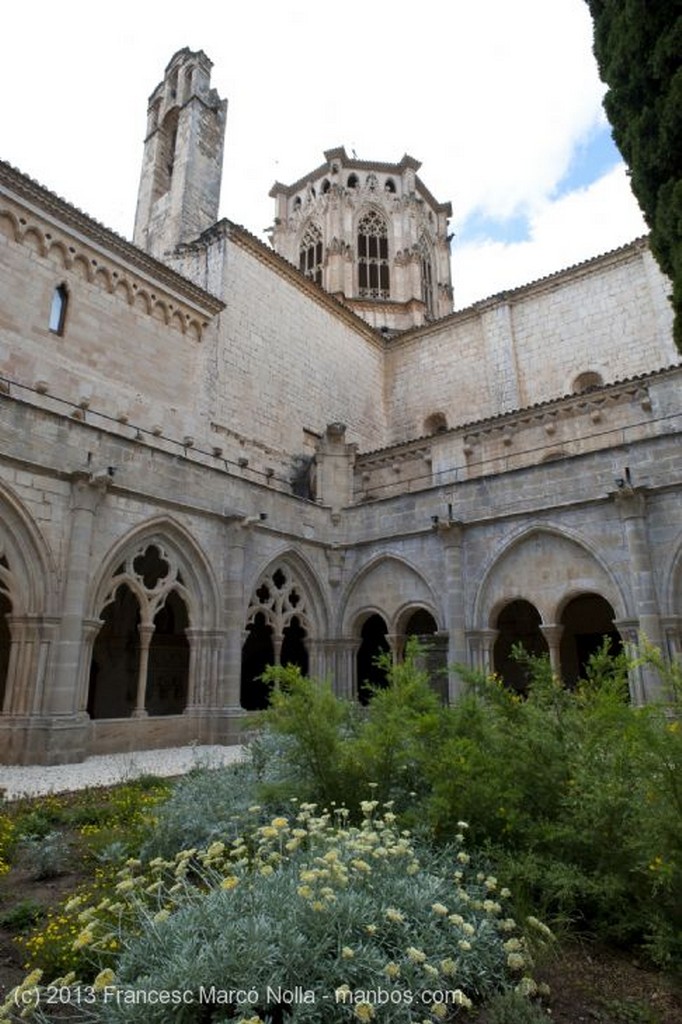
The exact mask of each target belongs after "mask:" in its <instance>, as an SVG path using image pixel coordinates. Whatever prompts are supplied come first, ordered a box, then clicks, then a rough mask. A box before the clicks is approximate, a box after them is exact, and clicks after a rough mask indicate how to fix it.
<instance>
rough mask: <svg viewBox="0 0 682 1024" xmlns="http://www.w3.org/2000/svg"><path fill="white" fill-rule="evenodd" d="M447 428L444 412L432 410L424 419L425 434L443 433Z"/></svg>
mask: <svg viewBox="0 0 682 1024" xmlns="http://www.w3.org/2000/svg"><path fill="white" fill-rule="evenodd" d="M447 429H448V420H447V416H446V415H445V413H444V412H432V413H431V415H430V416H427V417H426V419H425V420H424V433H425V434H444V433H445V431H446V430H447Z"/></svg>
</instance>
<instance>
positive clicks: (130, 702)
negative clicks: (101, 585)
mask: <svg viewBox="0 0 682 1024" xmlns="http://www.w3.org/2000/svg"><path fill="white" fill-rule="evenodd" d="M101 618H102V620H103V624H102V627H101V629H100V631H99V633H98V634H97V637H96V639H95V643H94V647H93V651H92V661H91V662H90V687H89V692H88V705H87V710H88V714H89V715H90V717H91V718H128V717H129V716H130V715H131V714H132V712H133V710H134V708H135V701H136V697H137V678H138V674H139V664H140V632H139V625H140V606H139V604H138V600H137V597H136V596H135V594H134V593H133V592H132V590H131V589H130V587H128V586H127V585H126V584H125V583H124V584H122V585H121V586H119V587H118V588H117V590H116V596H115V597H114V599H113V601H111V602H110V604H108V605H107V606H106V608H105V609H104V611H103V612H102V615H101Z"/></svg>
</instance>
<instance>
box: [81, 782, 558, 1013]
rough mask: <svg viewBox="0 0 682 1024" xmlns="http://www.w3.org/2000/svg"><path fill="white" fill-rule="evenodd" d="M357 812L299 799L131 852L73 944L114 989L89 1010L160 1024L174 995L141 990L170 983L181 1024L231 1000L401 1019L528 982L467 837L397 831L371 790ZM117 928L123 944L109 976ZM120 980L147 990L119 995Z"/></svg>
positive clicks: (513, 929) (501, 895)
mask: <svg viewBox="0 0 682 1024" xmlns="http://www.w3.org/2000/svg"><path fill="white" fill-rule="evenodd" d="M362 812H363V814H364V818H363V821H362V824H361V825H360V826H359V827H354V826H351V825H348V824H346V823H345V822H346V821H347V818H348V814H347V812H345V811H344V810H342V809H339V810H338V811H337V812H336V813H335V815H334V816H332V815H331V814H329V813H328V812H323V813H322V814H318V813H316V808H315V807H314V805H310V804H298V802H296V804H295V805H294V812H293V813H292V814H291V815H290V816H286V817H285V816H277V817H275V818H272V819H271V820H270V822H269V823H268V824H266V825H262V824H258V823H257V820H256V821H254V823H253V825H252V826H251V828H249V829H246V830H245V831H244V832H243V833H242V834H241V835H240V836H238V837H236V838H235V840H233V841H232V842H231V843H228V844H226V843H224V842H222V841H218V840H216V841H214V842H213V843H211V845H210V846H209V847H208V848H206V849H203V850H196V849H191V850H183V851H180V852H179V853H177V854H176V855H175V857H174V858H173V859H172V860H163V859H162V858H155V859H154V860H153V861H151V862H150V863H149V864H148V865H144V864H142V863H141V862H140V861H130V862H129V863H128V865H127V867H126V868H125V869H123V870H122V871H121V872H119V876H118V877H119V882H118V884H117V886H116V893H117V895H116V901H115V902H112V901H100V903H99V904H97V905H96V906H93V905H83V904H81V911H80V915H79V920H80V924H81V932H80V933H79V934H78V935H77V936H76V938H75V940H74V942H73V951H74V954H76V955H78V954H80V953H81V951H82V950H83V949H87V950H88V951H89V955H90V958H91V964H92V967H91V974H90V976H92V975H93V974H94V972H96V971H99V974H98V975H97V977H96V978H95V982H94V985H95V987H96V988H97V987H101V986H102V985H103V984H104V983H105V981H106V983H108V984H109V985H110V986H112V988H111V990H110V991H111V992H113V991H115V990H116V989H119V990H120V991H121V993H122V994H123V995H122V998H121V999H120V1000H117V999H116V998H109V999H108V1000H107V1001H106V1002H104V1001H103V1002H102V1003H101V1004H99V1005H98V1007H97V1012H96V1016H95V1019H97V1020H101V1021H107V1022H115V1021H128V1022H134V1021H140V1022H142V1021H144V1024H153V1022H155V1021H158V1022H160V1024H161V1022H163V1024H165V1022H166V1021H167V1020H168V1019H169V1010H168V1006H167V1005H159V1004H158V1003H152V1001H151V1000H150V1001H149V1002H148V1001H147V1000H146V999H145V998H144V993H146V992H153V993H156V992H160V991H165V992H180V993H183V992H185V993H188V994H189V997H188V999H187V1001H186V1002H184V1001H183V1004H182V1006H181V1007H180V1008H179V1009H176V1010H175V1013H174V1016H173V1019H177V1020H181V1021H183V1024H194V1022H195V1021H196V1022H209V1021H215V1022H218V1021H227V1020H233V1019H235V1017H239V1014H240V1010H241V1011H242V1012H243V1013H248V1015H249V1017H250V1018H252V1017H253V1015H257V1016H258V1018H259V1019H261V1020H262V1021H265V1022H271V1024H274V1022H280V1021H282V1020H283V1019H286V1020H287V1021H288V1022H291V1024H297V1022H299V1024H300V1022H305V1021H310V1022H312V1021H315V1022H318V1021H319V1020H320V1019H324V1021H325V1024H337V1022H338V1024H341V1022H348V1021H351V1020H352V1019H355V1020H360V1021H363V1020H370V1019H371V1018H372V1017H373V1016H374V1015H375V1013H376V1015H377V1016H378V1018H379V1019H380V1020H382V1021H386V1022H396V1024H397V1022H405V1024H407V1022H411V1021H423V1020H424V1019H425V1018H428V1019H429V1020H431V1021H438V1020H441V1019H444V1018H445V1017H446V1016H449V1015H451V1014H453V1012H456V1011H457V1010H458V1008H461V1007H467V1006H469V1005H472V1004H473V1003H475V1002H480V1001H482V1000H483V999H485V998H486V997H487V996H489V995H491V994H493V993H495V992H497V991H499V990H500V989H505V988H513V987H517V988H518V989H519V991H521V992H528V991H532V990H533V989H534V987H535V984H534V982H533V981H532V978H531V977H530V974H529V971H530V968H531V959H530V953H529V946H528V943H527V941H526V939H525V938H524V936H523V935H522V934H521V932H520V929H519V928H518V926H517V925H516V923H515V922H514V920H512V919H511V918H510V917H509V914H508V912H507V904H508V900H509V893H508V892H507V891H505V890H501V889H500V887H499V885H498V882H497V879H496V878H494V877H493V876H491V875H490V874H489V872H487V871H486V870H484V868H483V867H482V866H481V865H478V864H476V863H475V860H474V859H473V858H472V857H471V856H470V855H469V854H468V853H467V852H466V850H465V849H464V848H463V839H464V837H463V833H460V834H459V840H458V842H457V843H456V844H455V845H454V846H450V847H447V848H443V849H440V850H436V851H434V850H432V849H430V848H428V847H423V846H421V845H420V844H418V843H416V842H414V841H413V840H412V838H411V837H410V835H409V834H408V833H406V832H405V831H404V830H403V831H399V829H398V827H397V825H396V821H395V815H394V813H393V811H392V810H391V808H390V807H387V808H384V813H383V814H381V815H377V801H376V800H372V801H365V802H364V803H363V805H362ZM257 814H258V810H255V811H254V815H257ZM333 818H334V819H335V820H333ZM464 828H465V826H464V825H462V829H464ZM533 924H534V926H535V928H536V930H537V931H538V933H539V934H545V935H546V934H547V930H546V929H545V928H544V926H542V925H541V924H540V923H539V922H537V921H534V922H533ZM112 935H117V937H118V939H119V941H120V944H121V948H122V950H123V952H122V953H121V955H120V956H119V957H118V958H117V962H116V963H115V964H111V966H112V967H113V969H114V970H115V978H114V976H113V975H112V973H111V971H110V970H107V969H106V964H107V963H111V960H110V958H109V955H108V949H109V944H110V942H111V937H112ZM103 965H104V970H102V968H103ZM74 969H75V968H74ZM226 989H230V990H232V993H233V994H232V995H228V994H225V990H226ZM127 990H133V991H134V992H141V993H143V996H142V997H141V998H138V999H135V1001H134V1002H132V1003H131V1002H126V1000H125V997H124V993H125V991H127ZM237 992H242V993H248V995H244V996H243V997H242V998H241V999H240V996H239V995H237V994H235V993H237ZM286 993H290V995H287V994H286ZM74 1002H75V1000H74ZM93 1012H94V1011H93V1009H92V1007H87V1008H84V1010H83V1015H82V1016H79V1014H78V1012H77V1011H76V1012H75V1015H74V1016H72V1019H73V1020H85V1019H92V1018H91V1017H89V1016H88V1015H89V1014H91V1013H93ZM253 1019H255V1018H253Z"/></svg>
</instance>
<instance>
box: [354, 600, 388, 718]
mask: <svg viewBox="0 0 682 1024" xmlns="http://www.w3.org/2000/svg"><path fill="white" fill-rule="evenodd" d="M387 634H388V629H387V627H386V623H385V622H384V620H383V619H382V617H381V615H370V616H369V618H367V619H365V621H364V622H363V624H362V628H361V630H360V647H359V648H358V653H357V655H356V679H357V686H358V700H359V701H360V703H361V704H368V703H369V701H370V700H371V697H372V690H371V687H373V686H386V682H387V681H386V673H385V671H384V669H382V668H381V667H380V666H379V665H377V664H376V659H377V658H378V657H379V655H380V654H386V653H388V651H389V650H390V647H389V644H388V637H387Z"/></svg>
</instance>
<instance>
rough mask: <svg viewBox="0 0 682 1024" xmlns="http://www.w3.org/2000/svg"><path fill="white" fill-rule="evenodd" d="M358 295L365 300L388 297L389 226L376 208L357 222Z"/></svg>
mask: <svg viewBox="0 0 682 1024" xmlns="http://www.w3.org/2000/svg"><path fill="white" fill-rule="evenodd" d="M358 294H359V296H360V298H364V299H388V298H390V294H391V293H390V285H389V274H388V227H387V225H386V221H385V220H384V218H383V217H382V216H380V214H378V213H377V212H376V210H370V211H369V212H368V213H366V214H364V216H363V217H362V218H361V220H360V223H359V224H358Z"/></svg>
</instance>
